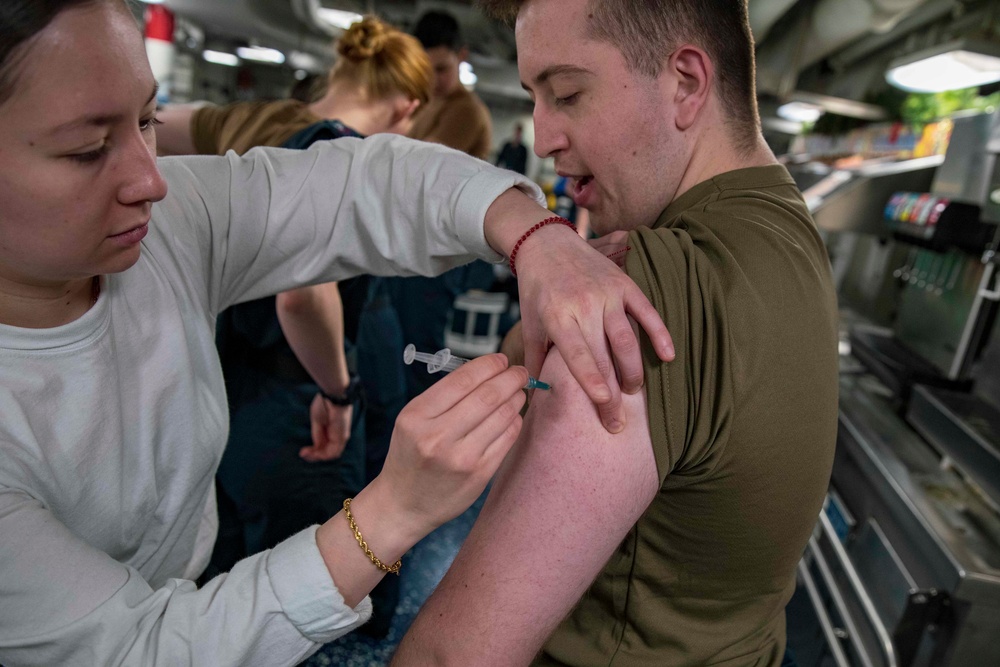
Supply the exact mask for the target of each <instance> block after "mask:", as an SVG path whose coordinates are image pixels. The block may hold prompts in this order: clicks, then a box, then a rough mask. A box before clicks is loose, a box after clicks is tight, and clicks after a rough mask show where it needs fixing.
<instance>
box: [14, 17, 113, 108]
mask: <svg viewBox="0 0 1000 667" xmlns="http://www.w3.org/2000/svg"><path fill="white" fill-rule="evenodd" d="M97 1H98V0H3V1H2V2H0V104H3V103H4V102H6V101H7V99H8V98H9V97H10V96H11V94H12V93H13V91H14V84H15V83H16V82H17V69H18V65H20V63H21V60H22V59H23V57H24V55H25V52H26V51H27V43H28V42H29V41H30V40H31V39H32V38H33V37H34V36H35V35H37V34H38V33H40V32H41V31H42V30H44V29H45V26H47V25H48V24H49V23H51V22H52V20H53V19H54V18H55V17H56V16H57V15H58V14H59V13H60V12H61V11H63V10H64V9H69V8H70V7H77V6H80V5H86V4H90V3H92V2H97Z"/></svg>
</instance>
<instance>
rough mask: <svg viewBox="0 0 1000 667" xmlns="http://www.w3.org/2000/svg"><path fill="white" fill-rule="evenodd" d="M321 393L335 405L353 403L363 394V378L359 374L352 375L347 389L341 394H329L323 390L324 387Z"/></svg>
mask: <svg viewBox="0 0 1000 667" xmlns="http://www.w3.org/2000/svg"><path fill="white" fill-rule="evenodd" d="M319 393H320V394H322V395H323V398H325V399H326V400H328V401H330V402H331V403H333V404H334V405H340V406H346V405H351V404H352V403H354V401H356V400H358V398H359V397H360V396H361V378H359V377H358V376H357V375H352V376H351V381H350V382H348V383H347V389H346V390H345V391H344V393H343V394H342V395H340V396H333V395H331V394H328V393H326V392H325V391H323V389H322V388H320V390H319Z"/></svg>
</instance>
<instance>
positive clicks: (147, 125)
mask: <svg viewBox="0 0 1000 667" xmlns="http://www.w3.org/2000/svg"><path fill="white" fill-rule="evenodd" d="M156 125H163V121H162V120H160V119H159V118H157V117H156V116H153V117H152V118H150V119H148V120H141V121H139V129H140V130H142V131H143V132H145V131H146V130H149V129H152V128H153V127H154V126H156Z"/></svg>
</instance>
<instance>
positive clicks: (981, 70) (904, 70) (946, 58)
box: [885, 41, 1000, 93]
mask: <svg viewBox="0 0 1000 667" xmlns="http://www.w3.org/2000/svg"><path fill="white" fill-rule="evenodd" d="M885 78H886V80H887V81H888V82H889V83H891V84H892V85H894V86H896V87H897V88H902V89H903V90H908V91H910V92H914V93H941V92H944V91H946V90H962V89H964V88H973V87H976V86H982V85H985V84H988V83H994V82H996V81H1000V45H994V44H982V43H974V42H964V41H962V42H953V43H950V44H947V45H943V46H940V47H937V48H935V49H933V50H930V51H925V52H922V53H917V54H914V55H913V56H908V57H906V58H901V59H899V60H897V61H895V62H893V64H892V65H891V66H890V67H889V70H888V71H887V72H886V74H885Z"/></svg>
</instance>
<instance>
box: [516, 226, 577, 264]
mask: <svg viewBox="0 0 1000 667" xmlns="http://www.w3.org/2000/svg"><path fill="white" fill-rule="evenodd" d="M555 223H559V224H562V225H567V226H568V227H569V228H570V229H572V230H573V231H576V225H574V224H573V223H572V222H570V221H569V220H567V219H566V218H563V217H560V216H558V215H554V216H552V217H551V218H545V219H544V220H542V221H541V222H539V223H537V224H535V225H534V226H533V227H532V228H531V229H529V230H528V231H526V232H525V233H524V234H523V235H522V236H521V238H519V239H518V240H517V243H515V244H514V249H513V250H511V251H510V272H511V274H512V275H513V276H514V277H515V278H517V269H515V268H514V258H516V257H517V251H518V250H519V249H520V248H521V244H522V243H524V242H525V241H526V240H527V238H528V237H529V236H531V235H532V234H534V233H535V232H537V231H538V230H539V229H541V228H542V227H544V226H545V225H552V224H555Z"/></svg>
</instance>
